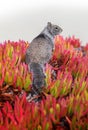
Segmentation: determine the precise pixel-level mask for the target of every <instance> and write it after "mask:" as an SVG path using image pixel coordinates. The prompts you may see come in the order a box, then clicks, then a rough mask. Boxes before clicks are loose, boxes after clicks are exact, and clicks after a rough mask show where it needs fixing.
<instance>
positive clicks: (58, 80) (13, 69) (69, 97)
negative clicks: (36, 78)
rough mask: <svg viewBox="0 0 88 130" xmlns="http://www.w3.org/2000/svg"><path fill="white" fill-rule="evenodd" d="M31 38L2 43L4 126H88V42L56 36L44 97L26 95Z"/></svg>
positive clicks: (44, 129) (0, 121)
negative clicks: (33, 98) (28, 51)
mask: <svg viewBox="0 0 88 130" xmlns="http://www.w3.org/2000/svg"><path fill="white" fill-rule="evenodd" d="M28 44H29V43H28V42H25V41H21V40H20V41H18V42H13V41H12V42H11V41H5V43H3V44H0V129H1V130H54V129H55V130H66V129H67V130H87V129H88V45H86V46H81V42H80V39H78V38H75V37H74V36H73V37H69V38H63V37H62V36H57V37H56V38H55V50H54V52H53V55H52V58H51V60H50V62H49V63H48V64H46V69H45V73H46V79H45V80H46V87H45V89H44V90H43V92H42V94H41V101H40V102H39V103H35V102H34V101H33V100H29V102H28V101H27V99H26V96H27V94H28V93H29V92H30V89H31V85H32V74H31V73H30V72H28V66H27V65H26V64H25V60H24V59H25V52H26V49H27V47H28Z"/></svg>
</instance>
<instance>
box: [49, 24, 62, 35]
mask: <svg viewBox="0 0 88 130" xmlns="http://www.w3.org/2000/svg"><path fill="white" fill-rule="evenodd" d="M47 29H48V31H49V33H50V34H51V35H52V36H56V35H59V34H60V33H61V32H62V31H63V30H62V28H61V27H59V26H58V25H54V24H52V23H51V22H48V23H47Z"/></svg>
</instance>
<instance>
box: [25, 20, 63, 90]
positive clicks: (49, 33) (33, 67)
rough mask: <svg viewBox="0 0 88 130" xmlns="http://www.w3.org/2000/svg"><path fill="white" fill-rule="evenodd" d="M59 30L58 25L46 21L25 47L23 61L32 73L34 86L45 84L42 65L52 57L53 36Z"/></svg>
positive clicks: (40, 86) (57, 33)
mask: <svg viewBox="0 0 88 130" xmlns="http://www.w3.org/2000/svg"><path fill="white" fill-rule="evenodd" d="M61 32H62V29H61V28H60V27H59V26H57V25H54V24H51V23H50V22H48V23H47V26H46V27H45V28H44V29H43V31H42V32H41V33H40V34H39V35H38V36H37V37H36V38H34V39H33V41H32V42H31V44H30V45H29V47H28V48H27V51H26V58H25V61H26V63H27V64H28V66H29V69H30V71H31V72H32V74H33V86H34V88H37V89H40V88H42V87H43V86H44V85H45V82H44V72H43V69H44V65H45V64H46V63H48V62H49V60H50V59H51V57H52V51H53V49H54V38H55V36H56V35H59V34H60V33H61ZM38 81H39V82H38Z"/></svg>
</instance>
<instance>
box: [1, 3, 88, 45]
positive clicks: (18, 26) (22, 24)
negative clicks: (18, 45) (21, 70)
mask: <svg viewBox="0 0 88 130" xmlns="http://www.w3.org/2000/svg"><path fill="white" fill-rule="evenodd" d="M87 1H88V0H0V43H2V42H4V41H5V40H14V41H18V40H19V39H22V40H25V41H29V42H30V41H31V40H32V39H33V38H34V37H35V36H36V35H38V34H39V33H40V32H41V31H42V30H43V28H44V27H45V26H46V24H47V22H48V21H50V22H52V23H54V24H57V25H59V26H61V27H62V28H63V33H62V35H63V36H64V37H68V36H72V35H75V36H76V37H77V38H80V40H81V41H82V44H86V43H87V42H88V2H87Z"/></svg>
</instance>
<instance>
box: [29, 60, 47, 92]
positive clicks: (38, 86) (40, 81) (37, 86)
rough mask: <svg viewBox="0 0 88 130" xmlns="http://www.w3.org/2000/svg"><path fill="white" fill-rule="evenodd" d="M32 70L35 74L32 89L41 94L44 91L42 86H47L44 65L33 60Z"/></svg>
mask: <svg viewBox="0 0 88 130" xmlns="http://www.w3.org/2000/svg"><path fill="white" fill-rule="evenodd" d="M30 71H31V72H32V75H33V83H32V89H33V90H34V91H35V93H36V94H39V93H41V91H42V87H44V86H45V75H44V72H43V67H42V66H41V65H40V64H38V63H35V62H32V63H31V64H30Z"/></svg>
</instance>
